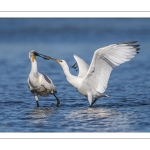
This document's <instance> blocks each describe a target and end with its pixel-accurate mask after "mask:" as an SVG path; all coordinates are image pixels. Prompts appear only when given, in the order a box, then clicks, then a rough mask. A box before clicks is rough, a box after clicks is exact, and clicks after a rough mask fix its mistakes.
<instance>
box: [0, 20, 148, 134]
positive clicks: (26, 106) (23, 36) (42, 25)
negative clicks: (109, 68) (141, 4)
mask: <svg viewBox="0 0 150 150" xmlns="http://www.w3.org/2000/svg"><path fill="white" fill-rule="evenodd" d="M134 40H137V41H138V44H140V48H141V50H140V53H139V54H138V55H136V57H135V58H133V59H132V60H131V61H130V62H127V63H124V64H122V65H120V66H119V67H116V68H115V69H114V70H113V72H112V74H111V76H110V80H109V83H108V87H107V89H106V92H105V93H106V94H107V95H109V96H110V98H101V99H99V100H97V102H96V103H95V104H94V105H93V107H92V108H90V107H89V103H88V100H87V99H86V98H85V97H84V96H82V95H81V94H80V93H78V92H77V91H76V89H75V88H74V87H72V86H71V85H70V84H69V83H68V82H67V81H66V79H65V76H64V73H63V71H62V68H61V67H60V66H59V65H58V64H56V63H55V62H53V61H50V60H44V59H42V58H40V57H38V58H37V62H38V69H39V72H41V73H44V74H47V75H48V76H50V77H51V79H52V80H53V82H54V84H55V86H56V87H57V92H58V93H57V97H58V98H59V99H60V101H61V106H60V107H56V100H55V98H54V96H53V95H49V96H48V97H39V104H40V107H39V108H37V107H36V103H35V99H34V96H33V94H32V93H31V92H30V91H29V89H28V86H27V78H28V75H29V72H30V69H31V63H30V60H29V58H28V53H29V51H30V50H32V49H34V50H36V51H37V52H39V53H42V54H46V55H50V56H52V57H54V58H58V59H64V60H66V61H67V63H68V65H69V66H70V72H71V73H72V74H74V75H77V72H76V71H75V70H73V69H72V68H71V66H72V65H73V64H74V63H75V60H74V58H73V54H76V55H78V56H80V57H81V58H83V59H84V60H85V61H86V62H87V63H88V64H90V62H91V59H92V56H93V53H94V51H95V50H96V49H98V48H100V47H103V46H107V45H109V44H113V43H119V42H128V41H134ZM149 131H150V19H149V18H91V19H90V18H86V19H85V18H80V19H79V18H73V19H71V18H57V19H55V18H41V19H40V18H30V19H29V18H0V132H149Z"/></svg>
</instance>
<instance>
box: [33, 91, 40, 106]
mask: <svg viewBox="0 0 150 150" xmlns="http://www.w3.org/2000/svg"><path fill="white" fill-rule="evenodd" d="M34 97H35V100H36V105H37V107H39V101H38V96H37V95H36V94H35V95H34Z"/></svg>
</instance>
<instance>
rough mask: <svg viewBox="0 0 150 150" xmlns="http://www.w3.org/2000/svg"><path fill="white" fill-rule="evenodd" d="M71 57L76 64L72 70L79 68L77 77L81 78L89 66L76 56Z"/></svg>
mask: <svg viewBox="0 0 150 150" xmlns="http://www.w3.org/2000/svg"><path fill="white" fill-rule="evenodd" d="M73 57H74V58H75V60H76V63H75V64H74V65H73V66H72V68H74V69H76V68H77V67H78V68H79V73H78V77H81V78H82V77H84V76H85V75H86V73H87V72H88V69H89V65H88V64H87V63H86V62H85V61H84V60H83V59H81V58H80V57H78V56H77V55H73Z"/></svg>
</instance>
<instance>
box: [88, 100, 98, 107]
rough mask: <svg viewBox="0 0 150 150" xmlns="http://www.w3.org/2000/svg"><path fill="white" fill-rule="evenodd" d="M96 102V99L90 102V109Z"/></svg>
mask: <svg viewBox="0 0 150 150" xmlns="http://www.w3.org/2000/svg"><path fill="white" fill-rule="evenodd" d="M96 101H97V99H95V100H94V101H93V102H92V104H91V105H90V107H92V106H93V104H94V103H95V102H96Z"/></svg>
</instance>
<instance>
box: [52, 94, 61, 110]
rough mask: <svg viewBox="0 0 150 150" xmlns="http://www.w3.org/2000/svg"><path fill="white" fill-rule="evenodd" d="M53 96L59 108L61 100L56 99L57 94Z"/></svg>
mask: <svg viewBox="0 0 150 150" xmlns="http://www.w3.org/2000/svg"><path fill="white" fill-rule="evenodd" d="M53 95H54V96H55V98H56V100H57V107H58V106H60V100H59V99H58V98H57V97H56V95H55V94H53Z"/></svg>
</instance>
